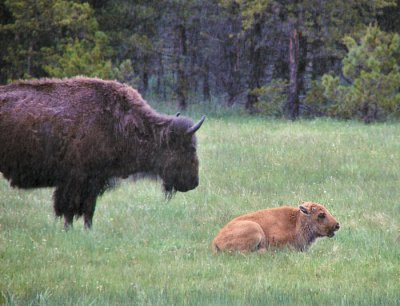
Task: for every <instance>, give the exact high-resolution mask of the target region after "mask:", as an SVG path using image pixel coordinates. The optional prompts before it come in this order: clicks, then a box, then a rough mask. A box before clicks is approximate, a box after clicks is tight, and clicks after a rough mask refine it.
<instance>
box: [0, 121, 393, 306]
mask: <svg viewBox="0 0 400 306" xmlns="http://www.w3.org/2000/svg"><path fill="white" fill-rule="evenodd" d="M198 118H199V116H197V117H196V118H195V119H198ZM198 138H199V147H198V151H199V158H200V162H201V165H200V186H199V187H198V188H197V189H196V190H194V191H191V192H188V193H178V194H176V196H175V197H174V198H173V199H172V200H171V201H169V202H167V201H166V200H165V199H164V197H163V194H162V192H161V186H160V183H159V182H152V181H140V182H136V183H133V182H131V181H123V182H121V184H120V185H119V186H118V187H117V188H115V189H113V190H111V191H109V192H107V193H105V194H104V195H103V196H102V197H101V198H99V200H98V202H97V210H96V214H95V217H94V228H93V230H92V231H90V232H88V231H85V230H83V224H82V220H78V221H76V222H75V226H74V229H73V230H71V231H69V232H64V231H63V224H62V221H60V220H56V219H55V218H54V214H53V210H52V190H51V189H41V190H30V191H23V190H16V189H11V188H10V187H9V185H8V182H7V181H6V180H4V179H0V292H1V297H0V304H5V305H106V304H108V305H399V304H400V124H398V123H390V124H375V125H370V126H366V125H363V124H361V123H357V122H337V121H328V120H315V121H299V122H294V123H291V122H286V121H275V120H265V119H261V118H252V117H247V116H232V115H231V116H226V117H224V116H215V117H209V118H208V119H207V121H206V122H205V124H204V125H203V127H202V128H201V130H200V131H199V132H198ZM0 145H1V144H0ZM303 200H310V201H316V202H320V203H322V204H324V205H326V206H327V207H328V209H329V210H330V211H331V213H332V214H333V215H334V216H335V217H336V218H337V219H338V221H339V222H340V223H341V230H340V231H339V232H338V233H337V235H336V236H335V237H334V238H332V239H328V238H326V239H321V240H320V241H318V242H317V243H316V244H314V245H313V246H312V247H311V249H310V250H309V251H308V252H305V253H297V252H292V251H288V250H283V251H275V252H269V253H267V254H263V255H259V254H249V255H239V254H233V255H229V254H222V255H220V256H214V255H212V253H211V251H210V243H211V241H212V239H213V238H214V236H215V235H216V234H217V232H218V231H219V229H220V228H221V227H222V226H223V225H225V224H226V223H227V222H228V221H229V220H231V219H232V218H233V217H235V216H237V215H240V214H243V213H246V212H249V211H254V210H257V209H262V208H266V207H276V206H280V205H283V204H291V205H298V204H299V203H300V202H301V201H303Z"/></svg>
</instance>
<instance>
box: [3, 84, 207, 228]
mask: <svg viewBox="0 0 400 306" xmlns="http://www.w3.org/2000/svg"><path fill="white" fill-rule="evenodd" d="M204 118H205V117H204V116H203V118H202V119H201V120H200V121H199V122H197V123H196V124H194V123H193V121H192V120H190V119H189V118H185V117H178V116H166V115H162V114H159V113H157V112H156V111H154V110H153V109H152V108H151V107H150V106H149V105H148V104H147V103H146V101H145V100H144V99H143V98H142V97H141V95H140V94H139V93H138V92H137V91H136V90H134V89H133V88H131V87H129V86H127V85H124V84H121V83H118V82H114V81H103V80H100V79H91V78H84V77H77V78H72V79H64V80H58V79H44V80H36V81H19V82H16V83H14V84H10V85H7V86H0V172H2V173H3V175H4V177H5V178H6V179H8V180H9V181H10V183H11V186H15V187H20V188H37V187H55V192H54V210H55V213H56V215H57V216H59V217H61V216H63V217H64V219H65V227H66V228H68V227H70V226H72V222H73V218H74V216H76V217H79V216H82V215H83V216H84V221H85V226H86V227H87V228H90V227H91V225H92V218H93V214H94V210H95V206H96V199H97V197H98V195H100V194H101V193H102V192H103V191H104V190H105V189H106V188H107V186H108V185H109V181H110V180H112V179H113V178H119V177H122V178H125V177H128V176H129V175H135V174H138V173H142V174H143V173H144V174H149V175H152V176H158V177H160V178H161V179H162V181H163V183H164V189H165V192H166V193H167V194H172V193H174V192H175V191H182V192H185V191H189V190H192V189H194V188H196V187H197V185H198V183H199V176H198V158H197V153H196V135H195V133H196V131H197V130H198V129H199V128H200V126H201V125H202V123H203V121H204Z"/></svg>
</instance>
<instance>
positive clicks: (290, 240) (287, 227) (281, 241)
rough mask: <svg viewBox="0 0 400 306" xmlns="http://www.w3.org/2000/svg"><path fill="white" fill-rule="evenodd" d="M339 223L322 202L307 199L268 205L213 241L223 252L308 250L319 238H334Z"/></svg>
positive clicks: (237, 220) (235, 221)
mask: <svg viewBox="0 0 400 306" xmlns="http://www.w3.org/2000/svg"><path fill="white" fill-rule="evenodd" d="M339 228H340V226H339V223H338V222H337V221H336V219H335V218H334V217H333V216H332V215H331V214H330V213H329V211H328V210H327V209H326V208H325V207H324V206H323V205H321V204H317V203H312V202H304V203H303V204H301V205H300V206H299V207H298V208H297V207H289V206H283V207H277V208H268V209H264V210H259V211H256V212H252V213H249V214H246V215H243V216H240V217H237V218H235V219H233V220H232V221H231V222H229V223H228V224H227V225H225V227H223V228H222V229H221V231H220V232H219V233H218V235H217V236H216V237H215V239H214V241H213V242H212V248H213V251H214V252H215V253H217V252H220V251H239V252H254V251H260V252H265V251H266V250H267V249H268V248H271V247H272V248H283V247H292V248H294V249H296V250H298V251H305V250H307V249H308V247H309V246H310V245H311V244H312V243H313V242H314V241H315V239H316V238H319V237H325V236H327V237H333V236H334V235H335V231H337V230H338V229H339Z"/></svg>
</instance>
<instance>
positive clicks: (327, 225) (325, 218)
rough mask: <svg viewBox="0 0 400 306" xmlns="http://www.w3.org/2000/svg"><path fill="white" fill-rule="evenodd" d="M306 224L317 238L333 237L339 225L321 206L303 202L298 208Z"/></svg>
mask: <svg viewBox="0 0 400 306" xmlns="http://www.w3.org/2000/svg"><path fill="white" fill-rule="evenodd" d="M299 209H300V212H301V213H302V214H303V215H304V216H305V219H306V223H307V224H308V226H309V227H310V228H311V229H312V230H313V232H314V234H315V235H316V236H317V237H326V236H327V237H330V238H331V237H333V236H335V232H336V231H337V230H339V228H340V225H339V223H338V222H337V221H336V219H335V218H334V217H333V216H332V215H331V214H330V212H329V211H328V210H327V209H326V208H325V207H324V206H322V205H321V204H317V203H312V202H305V203H303V204H302V205H300V206H299Z"/></svg>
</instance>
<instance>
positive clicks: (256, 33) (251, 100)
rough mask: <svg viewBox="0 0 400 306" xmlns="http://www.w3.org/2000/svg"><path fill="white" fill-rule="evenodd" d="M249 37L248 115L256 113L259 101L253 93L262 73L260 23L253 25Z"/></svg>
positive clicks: (258, 84)
mask: <svg viewBox="0 0 400 306" xmlns="http://www.w3.org/2000/svg"><path fill="white" fill-rule="evenodd" d="M250 35H251V36H250V51H249V53H250V54H249V62H250V66H251V70H250V76H249V80H248V83H247V87H248V88H247V89H248V94H247V100H246V104H245V108H246V111H247V112H248V113H250V114H252V113H255V112H257V108H256V104H257V102H258V100H259V97H258V95H257V94H255V93H254V89H257V88H259V87H260V86H261V78H262V76H263V71H264V65H263V63H262V49H261V47H259V46H258V44H259V41H260V40H261V35H262V29H261V21H260V22H257V23H255V24H254V29H253V31H252V32H251V33H250Z"/></svg>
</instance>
